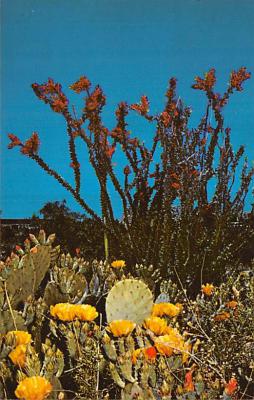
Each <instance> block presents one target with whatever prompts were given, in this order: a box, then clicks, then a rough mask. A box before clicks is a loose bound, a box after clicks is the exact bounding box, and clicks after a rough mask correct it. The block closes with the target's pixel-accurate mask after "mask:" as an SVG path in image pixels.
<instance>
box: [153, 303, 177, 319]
mask: <svg viewBox="0 0 254 400" xmlns="http://www.w3.org/2000/svg"><path fill="white" fill-rule="evenodd" d="M182 308H183V306H182V304H179V303H177V304H172V303H157V304H154V305H153V310H152V316H153V317H162V316H163V315H167V316H168V317H176V316H177V315H178V314H180V312H181V311H182Z"/></svg>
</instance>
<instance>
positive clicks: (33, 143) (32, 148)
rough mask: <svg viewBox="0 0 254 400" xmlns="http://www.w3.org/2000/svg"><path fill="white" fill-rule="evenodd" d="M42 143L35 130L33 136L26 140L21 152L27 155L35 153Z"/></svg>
mask: <svg viewBox="0 0 254 400" xmlns="http://www.w3.org/2000/svg"><path fill="white" fill-rule="evenodd" d="M39 145H40V139H39V136H38V134H37V133H36V132H33V134H32V136H31V137H30V138H29V139H28V140H27V141H26V142H25V144H24V145H23V147H22V148H21V153H23V154H25V155H34V154H36V153H37V152H38V149H39Z"/></svg>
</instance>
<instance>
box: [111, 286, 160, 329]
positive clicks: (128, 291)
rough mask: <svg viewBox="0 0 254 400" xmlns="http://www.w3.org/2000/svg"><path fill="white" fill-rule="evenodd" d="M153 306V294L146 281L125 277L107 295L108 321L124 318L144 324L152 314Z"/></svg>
mask: <svg viewBox="0 0 254 400" xmlns="http://www.w3.org/2000/svg"><path fill="white" fill-rule="evenodd" d="M152 306H153V295H152V292H151V291H150V289H149V288H148V286H147V285H146V284H145V283H144V282H142V281H140V280H135V279H124V280H122V281H120V282H117V283H116V284H115V285H114V286H113V288H112V289H111V290H110V292H109V294H108V296H107V299H106V314H107V321H108V323H110V322H112V321H114V320H121V319H123V320H130V321H133V322H135V323H136V324H142V322H143V321H144V320H145V319H146V318H147V317H149V316H150V315H151V311H152Z"/></svg>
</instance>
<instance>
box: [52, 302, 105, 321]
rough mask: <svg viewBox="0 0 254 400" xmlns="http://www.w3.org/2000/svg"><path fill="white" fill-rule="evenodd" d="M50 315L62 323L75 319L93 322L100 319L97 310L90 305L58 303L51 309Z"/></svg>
mask: <svg viewBox="0 0 254 400" xmlns="http://www.w3.org/2000/svg"><path fill="white" fill-rule="evenodd" d="M50 313H51V315H52V316H53V317H57V318H59V319H60V320H61V321H73V320H74V319H80V320H81V321H93V320H94V319H95V318H97V317H98V312H97V311H96V308H95V307H93V306H90V305H89V304H69V303H58V304H56V305H55V306H51V307H50Z"/></svg>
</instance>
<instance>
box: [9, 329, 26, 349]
mask: <svg viewBox="0 0 254 400" xmlns="http://www.w3.org/2000/svg"><path fill="white" fill-rule="evenodd" d="M8 335H15V339H16V346H18V345H20V344H28V343H30V342H31V339H32V337H31V335H30V333H28V332H26V331H9V332H8V333H7V336H8Z"/></svg>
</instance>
